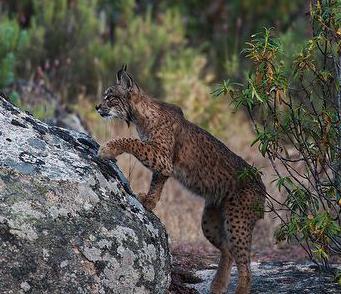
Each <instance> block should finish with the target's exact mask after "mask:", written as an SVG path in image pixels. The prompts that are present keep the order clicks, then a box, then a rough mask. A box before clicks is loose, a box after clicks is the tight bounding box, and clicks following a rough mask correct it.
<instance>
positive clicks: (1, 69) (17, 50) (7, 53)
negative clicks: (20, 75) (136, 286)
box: [0, 17, 29, 88]
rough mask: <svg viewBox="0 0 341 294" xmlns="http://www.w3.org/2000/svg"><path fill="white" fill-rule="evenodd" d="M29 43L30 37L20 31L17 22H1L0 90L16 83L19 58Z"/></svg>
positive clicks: (6, 19) (2, 20)
mask: <svg viewBox="0 0 341 294" xmlns="http://www.w3.org/2000/svg"><path fill="white" fill-rule="evenodd" d="M28 41H29V35H28V33H27V32H26V31H25V30H22V29H20V27H19V25H18V23H17V22H16V21H15V20H10V19H8V18H6V17H5V18H3V19H1V21H0V88H4V87H6V86H8V85H10V84H11V83H13V82H14V80H15V76H16V65H17V63H18V58H19V57H20V56H23V54H24V53H23V51H24V49H25V48H26V45H27V44H28Z"/></svg>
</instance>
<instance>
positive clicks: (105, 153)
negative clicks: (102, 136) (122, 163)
mask: <svg viewBox="0 0 341 294" xmlns="http://www.w3.org/2000/svg"><path fill="white" fill-rule="evenodd" d="M121 153H122V152H120V150H119V149H118V148H117V147H116V146H115V144H113V143H112V142H109V143H106V144H104V145H102V146H100V147H99V150H98V153H97V155H98V157H100V158H103V159H115V157H116V156H118V155H120V154H121Z"/></svg>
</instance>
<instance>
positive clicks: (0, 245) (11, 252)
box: [0, 96, 170, 293]
mask: <svg viewBox="0 0 341 294" xmlns="http://www.w3.org/2000/svg"><path fill="white" fill-rule="evenodd" d="M98 147H99V146H98V144H97V143H96V142H95V141H94V140H92V139H91V138H90V137H88V136H87V135H85V134H82V133H77V132H74V131H69V130H65V129H61V128H57V127H53V126H49V125H47V124H44V123H42V122H40V121H39V120H36V119H34V118H33V117H32V116H30V115H29V114H26V113H23V112H21V111H20V110H19V109H17V108H16V107H14V106H13V105H12V104H10V103H9V102H7V101H6V100H5V99H4V98H3V97H1V96H0V293H164V292H165V291H166V289H167V288H168V286H169V283H170V254H169V250H168V240H167V234H166V231H165V229H164V227H163V225H162V224H161V222H160V221H159V219H158V218H157V217H156V216H155V215H154V214H152V213H150V212H147V211H145V210H144V208H143V206H142V205H141V204H140V202H139V201H137V200H136V198H135V196H134V195H133V194H132V193H131V191H130V189H129V186H128V183H127V181H126V179H125V178H124V176H123V175H122V173H121V172H120V170H119V169H118V167H117V166H116V165H115V164H114V163H113V162H108V161H103V160H100V159H98V158H97V156H96V153H97V149H98Z"/></svg>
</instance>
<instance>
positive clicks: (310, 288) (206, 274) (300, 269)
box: [186, 262, 341, 294]
mask: <svg viewBox="0 0 341 294" xmlns="http://www.w3.org/2000/svg"><path fill="white" fill-rule="evenodd" d="M216 267H217V266H216V265H215V266H213V268H214V269H212V267H211V268H210V269H203V270H199V271H196V272H195V273H194V277H196V278H197V279H199V282H196V283H191V284H186V286H187V287H188V288H190V289H193V290H195V291H196V293H200V294H208V293H209V288H210V284H211V281H212V279H213V277H214V275H215V271H216ZM340 269H341V268H340ZM251 271H252V275H253V276H252V289H251V293H252V294H273V293H331V294H332V293H335V294H336V293H341V292H340V291H341V287H340V286H339V285H338V284H337V283H335V282H334V281H333V277H332V276H331V275H326V274H323V275H322V274H319V272H318V271H317V270H316V266H315V265H313V264H312V263H309V262H307V263H295V262H262V263H258V262H252V263H251ZM237 278H238V275H237V269H236V267H235V266H233V267H232V272H231V282H230V285H229V289H228V292H227V293H234V291H235V289H236V287H237Z"/></svg>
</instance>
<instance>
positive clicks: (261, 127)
mask: <svg viewBox="0 0 341 294" xmlns="http://www.w3.org/2000/svg"><path fill="white" fill-rule="evenodd" d="M340 8H341V4H340V2H339V1H317V4H316V6H312V9H311V21H312V25H313V33H314V34H313V36H312V37H311V38H310V39H309V40H308V41H307V42H306V44H305V46H304V48H303V49H302V50H301V51H300V52H298V54H296V57H295V58H294V60H292V62H291V64H292V71H288V70H287V68H288V65H287V64H284V62H283V60H286V61H285V62H288V57H287V56H285V49H286V48H283V47H282V45H281V43H280V42H279V39H276V38H273V37H272V36H271V33H270V31H269V30H265V33H264V34H256V35H254V36H252V39H251V41H250V42H249V43H248V46H247V48H246V49H245V50H244V52H245V53H246V56H247V57H248V58H249V60H250V61H251V62H252V63H253V64H254V67H255V70H254V71H253V73H252V74H250V75H249V78H248V81H247V83H246V85H245V86H243V87H239V86H234V85H233V84H231V83H229V82H225V83H224V85H222V87H220V89H218V90H217V93H218V94H222V93H225V94H229V95H230V96H231V97H232V99H233V102H234V103H235V105H236V106H237V107H241V106H243V107H245V108H246V110H247V111H248V113H249V114H250V115H251V118H252V121H253V122H254V126H255V130H256V139H255V141H254V142H253V144H258V147H259V151H260V152H261V154H262V155H263V156H266V157H267V158H268V159H269V160H270V162H271V164H272V166H273V168H274V171H275V173H276V179H275V182H276V184H277V187H278V190H280V191H282V190H284V191H285V192H286V195H287V198H286V200H285V201H284V202H278V201H276V200H274V199H272V198H271V195H268V196H269V201H268V205H269V207H270V209H271V210H272V211H273V212H274V213H276V214H277V216H278V217H279V218H280V219H281V222H282V224H281V226H280V227H279V228H278V230H277V232H276V238H277V240H279V241H281V240H289V241H290V240H296V241H298V242H299V243H300V244H301V245H302V246H303V247H304V248H305V250H306V252H307V253H308V255H309V256H310V258H311V259H312V260H313V261H315V262H316V263H317V264H319V265H321V266H326V265H328V260H329V258H330V256H332V255H334V254H335V255H340V254H341V242H340V241H341V240H340V234H341V214H340V206H341V202H340V195H341V186H340V185H341V157H340V154H341V152H340V149H341V129H340V125H341V118H340V113H341V91H340V80H341V52H340V44H341V33H340V28H339V25H338V24H340V20H341V14H340V11H341V9H340Z"/></svg>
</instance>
